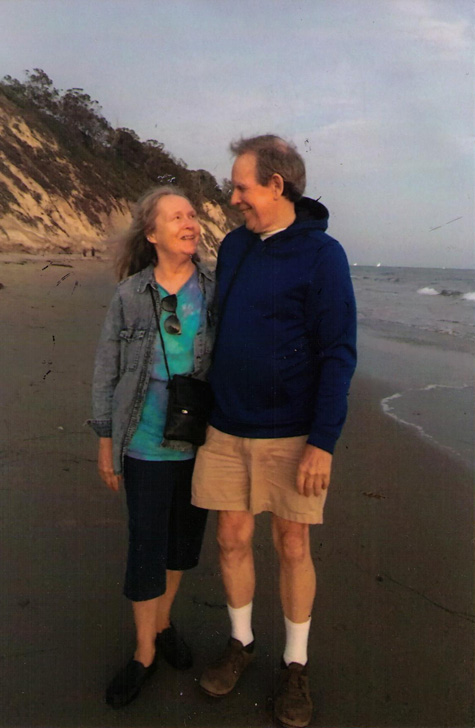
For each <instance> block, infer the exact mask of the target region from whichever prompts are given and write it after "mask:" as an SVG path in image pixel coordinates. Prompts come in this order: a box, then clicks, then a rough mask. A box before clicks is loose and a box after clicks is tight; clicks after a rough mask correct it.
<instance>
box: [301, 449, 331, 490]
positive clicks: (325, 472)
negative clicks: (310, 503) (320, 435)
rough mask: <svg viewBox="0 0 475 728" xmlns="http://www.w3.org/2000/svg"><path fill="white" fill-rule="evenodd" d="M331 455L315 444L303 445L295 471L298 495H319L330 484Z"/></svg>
mask: <svg viewBox="0 0 475 728" xmlns="http://www.w3.org/2000/svg"><path fill="white" fill-rule="evenodd" d="M332 457H333V456H332V455H331V453H329V452H327V451H326V450H321V449H320V448H319V447H315V445H308V444H307V445H305V449H304V451H303V454H302V458H301V460H300V464H299V468H298V472H297V490H298V492H299V493H300V495H306V496H307V497H309V496H311V495H320V494H321V492H322V491H323V490H326V489H327V488H328V486H329V485H330V473H331V469H332Z"/></svg>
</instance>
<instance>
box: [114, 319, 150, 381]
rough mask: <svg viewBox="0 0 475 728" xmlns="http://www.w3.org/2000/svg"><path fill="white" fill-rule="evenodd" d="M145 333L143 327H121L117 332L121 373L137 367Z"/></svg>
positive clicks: (131, 370)
mask: <svg viewBox="0 0 475 728" xmlns="http://www.w3.org/2000/svg"><path fill="white" fill-rule="evenodd" d="M145 333H146V332H145V329H122V331H121V332H120V333H119V337H120V371H121V373H122V374H123V373H124V372H126V371H127V372H133V371H135V369H137V365H138V363H139V359H140V351H141V349H142V344H143V340H144V337H145Z"/></svg>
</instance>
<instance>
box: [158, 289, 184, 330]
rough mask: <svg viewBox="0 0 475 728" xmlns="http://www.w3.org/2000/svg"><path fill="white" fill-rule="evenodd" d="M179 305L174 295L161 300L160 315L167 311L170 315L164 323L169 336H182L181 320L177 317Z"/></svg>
mask: <svg viewBox="0 0 475 728" xmlns="http://www.w3.org/2000/svg"><path fill="white" fill-rule="evenodd" d="M177 303H178V302H177V297H176V295H175V294H174V293H172V294H171V296H165V298H162V299H161V300H160V313H161V312H162V311H166V312H167V313H169V314H170V316H168V318H166V319H165V321H164V322H163V328H164V329H165V331H166V332H167V334H181V323H180V319H179V318H178V316H177V315H176V307H177Z"/></svg>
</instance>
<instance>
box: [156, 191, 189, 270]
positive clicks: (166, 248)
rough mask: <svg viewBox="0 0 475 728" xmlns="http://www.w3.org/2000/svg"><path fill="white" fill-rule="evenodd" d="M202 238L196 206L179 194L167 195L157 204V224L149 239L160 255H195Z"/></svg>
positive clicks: (179, 256) (180, 256)
mask: <svg viewBox="0 0 475 728" xmlns="http://www.w3.org/2000/svg"><path fill="white" fill-rule="evenodd" d="M199 239H200V225H199V222H198V217H197V215H196V211H195V209H194V207H192V205H191V204H190V203H189V202H188V200H185V198H184V197H180V196H179V195H165V196H164V197H161V198H160V199H159V200H158V202H157V205H156V215H155V226H154V228H153V230H152V232H151V233H149V234H148V235H147V240H148V241H149V242H150V243H152V245H155V247H156V250H157V254H158V257H159V258H160V255H166V256H169V257H176V256H177V257H178V258H182V257H183V256H189V255H193V253H195V252H196V247H197V245H198V241H199Z"/></svg>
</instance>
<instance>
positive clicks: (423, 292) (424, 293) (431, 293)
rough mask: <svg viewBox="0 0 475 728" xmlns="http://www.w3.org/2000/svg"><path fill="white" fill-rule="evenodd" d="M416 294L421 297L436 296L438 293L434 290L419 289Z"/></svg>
mask: <svg viewBox="0 0 475 728" xmlns="http://www.w3.org/2000/svg"><path fill="white" fill-rule="evenodd" d="M417 293H420V294H421V295H422V296H438V295H439V291H436V290H435V288H419V290H418V291H417Z"/></svg>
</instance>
